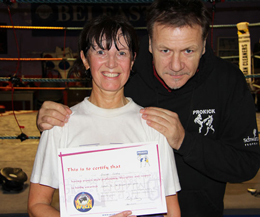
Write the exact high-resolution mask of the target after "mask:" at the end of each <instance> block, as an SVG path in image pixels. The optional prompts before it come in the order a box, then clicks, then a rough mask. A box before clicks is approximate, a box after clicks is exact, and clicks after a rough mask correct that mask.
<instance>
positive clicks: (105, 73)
mask: <svg viewBox="0 0 260 217" xmlns="http://www.w3.org/2000/svg"><path fill="white" fill-rule="evenodd" d="M118 36H119V41H118V42H117V45H118V50H117V49H116V47H115V45H114V43H113V45H112V46H111V48H110V50H106V49H105V50H102V49H101V48H99V47H98V46H97V45H96V46H95V49H93V48H92V47H91V48H90V49H89V51H88V53H87V58H85V60H84V55H83V56H82V54H83V52H81V53H82V54H81V58H82V61H83V63H84V65H85V67H86V69H88V68H89V67H90V70H91V74H92V78H93V81H92V83H93V90H94V89H96V88H98V89H99V90H101V91H108V92H118V91H123V88H124V85H125V83H126V82H127V80H128V78H129V75H130V70H131V68H132V65H133V63H134V61H133V60H132V58H131V52H130V50H129V48H128V46H127V43H126V41H125V39H124V37H123V36H120V32H119V33H118ZM103 41H104V43H103V46H104V47H105V45H106V43H105V42H106V41H105V38H104V39H103Z"/></svg>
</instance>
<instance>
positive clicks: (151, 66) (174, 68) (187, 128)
mask: <svg viewBox="0 0 260 217" xmlns="http://www.w3.org/2000/svg"><path fill="white" fill-rule="evenodd" d="M147 18H148V19H147V20H148V22H147V27H148V28H147V29H148V35H149V39H148V37H147V38H144V40H143V41H142V43H141V46H140V52H139V55H138V57H137V59H136V62H135V65H134V71H135V72H136V75H134V76H133V77H132V78H130V80H129V81H128V84H127V85H126V87H125V93H126V95H127V96H130V97H132V98H133V100H134V101H135V102H136V103H138V104H140V105H142V106H144V107H146V108H145V109H143V110H141V113H142V117H143V118H144V119H146V120H147V123H148V125H150V126H151V127H153V128H155V129H156V130H158V131H159V132H161V133H162V134H164V135H165V136H166V138H167V140H168V142H169V144H170V145H171V146H172V148H173V150H174V152H175V158H176V163H177V169H178V174H179V179H180V183H181V188H182V190H181V191H180V192H179V195H178V196H179V203H180V208H181V213H182V216H183V217H196V216H197V217H204V216H205V217H220V216H222V215H223V197H224V193H225V187H226V183H227V182H242V181H246V180H249V179H251V178H253V177H254V176H255V174H256V173H257V171H258V169H259V164H260V148H259V142H258V133H257V132H258V130H257V125H256V118H255V107H254V103H253V98H252V96H251V94H250V91H249V90H248V87H247V84H246V82H245V78H244V76H243V73H242V72H241V71H240V70H239V69H238V68H237V67H236V66H234V65H232V64H231V63H229V62H226V61H224V60H222V59H220V58H218V57H215V56H214V54H213V52H212V50H211V49H210V48H209V47H207V46H206V38H207V34H208V31H209V24H210V18H209V14H208V12H207V9H206V8H205V5H204V4H203V3H202V2H201V1H200V0H155V2H154V3H153V4H152V5H151V7H150V9H149V11H148V14H147ZM147 106H154V107H147ZM57 110H58V111H59V112H58V111H57ZM69 113H70V111H69V110H68V108H66V107H65V106H62V105H60V104H58V105H57V104H54V103H50V102H46V103H45V104H43V107H42V108H41V110H40V111H39V117H38V128H39V129H40V130H43V129H49V128H51V127H52V125H60V126H62V125H63V124H64V123H65V122H66V121H67V119H68V114H69Z"/></svg>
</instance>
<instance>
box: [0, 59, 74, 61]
mask: <svg viewBox="0 0 260 217" xmlns="http://www.w3.org/2000/svg"><path fill="white" fill-rule="evenodd" d="M5 60H7V61H18V60H19V61H61V60H67V61H75V60H76V58H0V61H5Z"/></svg>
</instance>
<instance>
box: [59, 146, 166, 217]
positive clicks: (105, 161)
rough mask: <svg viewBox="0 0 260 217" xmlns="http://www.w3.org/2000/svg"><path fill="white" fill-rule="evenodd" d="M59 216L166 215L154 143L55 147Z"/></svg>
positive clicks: (156, 150)
mask: <svg viewBox="0 0 260 217" xmlns="http://www.w3.org/2000/svg"><path fill="white" fill-rule="evenodd" d="M58 164H59V194H60V195H59V196H60V213H61V217H69V216H83V215H84V216H85V215H87V216H94V217H95V216H110V215H113V214H117V213H119V212H122V211H125V210H131V211H132V212H133V215H146V214H158V213H166V212H167V208H166V202H165V194H164V186H163V180H162V174H161V173H162V170H161V166H160V156H159V148H158V144H157V143H156V142H149V143H131V144H120V145H116V146H115V145H111V146H110V145H109V146H101V147H100V146H96V147H93V146H90V147H80V148H66V149H59V150H58Z"/></svg>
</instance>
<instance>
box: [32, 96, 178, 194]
mask: <svg viewBox="0 0 260 217" xmlns="http://www.w3.org/2000/svg"><path fill="white" fill-rule="evenodd" d="M127 99H128V100H129V102H128V103H127V104H126V105H125V106H123V107H121V108H116V109H103V108H100V107H97V106H95V105H94V104H92V103H91V102H89V101H88V98H85V99H84V100H83V101H82V102H81V103H79V104H77V105H75V106H73V107H72V108H71V110H72V114H71V116H70V119H69V122H68V123H67V124H65V126H64V127H57V126H56V127H53V128H52V129H51V130H46V131H44V132H43V133H42V135H41V139H40V143H39V146H38V150H37V153H36V157H35V162H34V166H33V171H32V175H31V182H32V183H40V184H43V185H47V186H50V187H53V188H58V187H59V180H58V161H57V158H58V153H57V152H58V148H71V147H80V146H86V145H91V144H100V145H108V144H118V143H121V144H122V143H135V142H149V141H158V145H159V155H160V159H161V167H162V174H163V182H164V187H165V195H166V196H167V195H174V194H176V192H177V191H179V190H180V184H179V178H178V174H177V169H176V165H175V159H174V154H173V150H172V148H171V147H170V145H169V144H168V142H167V140H166V138H165V137H164V136H163V135H162V134H160V133H159V132H158V131H156V130H154V129H153V128H151V127H149V126H148V125H147V124H146V122H145V120H143V119H142V118H141V114H140V113H139V111H140V109H141V107H140V106H139V105H137V104H136V103H134V102H133V100H132V99H131V98H127Z"/></svg>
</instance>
